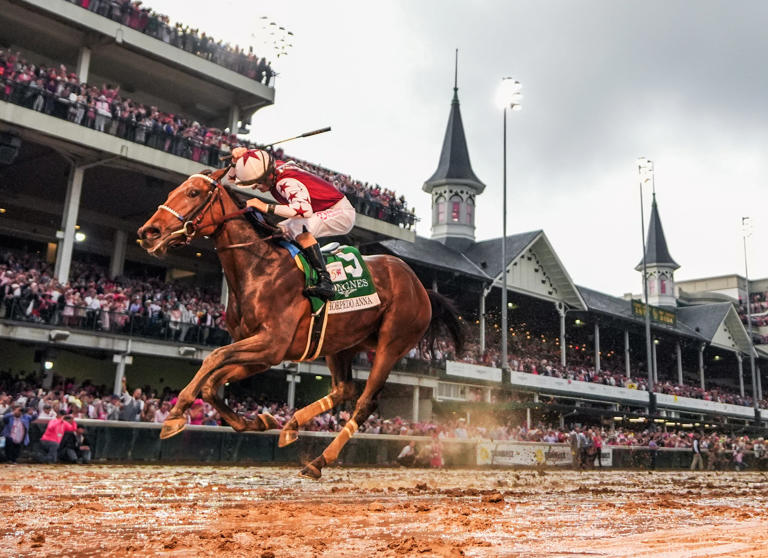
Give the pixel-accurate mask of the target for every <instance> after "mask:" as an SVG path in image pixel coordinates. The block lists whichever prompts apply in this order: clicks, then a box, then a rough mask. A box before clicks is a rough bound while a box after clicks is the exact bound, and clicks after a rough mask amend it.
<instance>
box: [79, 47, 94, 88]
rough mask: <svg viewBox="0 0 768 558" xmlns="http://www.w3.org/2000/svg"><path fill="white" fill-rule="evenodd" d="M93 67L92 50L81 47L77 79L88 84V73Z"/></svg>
mask: <svg viewBox="0 0 768 558" xmlns="http://www.w3.org/2000/svg"><path fill="white" fill-rule="evenodd" d="M90 67H91V49H90V48H88V47H87V46H81V47H80V50H79V51H78V53H77V79H79V80H80V83H88V71H89V69H90Z"/></svg>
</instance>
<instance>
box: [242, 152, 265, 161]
mask: <svg viewBox="0 0 768 558" xmlns="http://www.w3.org/2000/svg"><path fill="white" fill-rule="evenodd" d="M249 157H253V158H254V159H261V157H260V156H259V153H258V152H257V151H254V150H252V149H249V150H248V151H246V152H245V153H243V157H242V160H243V165H245V163H247V162H248V158H249Z"/></svg>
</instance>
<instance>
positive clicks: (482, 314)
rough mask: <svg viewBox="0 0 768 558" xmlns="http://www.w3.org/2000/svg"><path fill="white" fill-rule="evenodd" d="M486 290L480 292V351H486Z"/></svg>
mask: <svg viewBox="0 0 768 558" xmlns="http://www.w3.org/2000/svg"><path fill="white" fill-rule="evenodd" d="M486 294H487V293H486V290H485V289H483V292H482V293H480V352H481V353H484V352H485V297H486Z"/></svg>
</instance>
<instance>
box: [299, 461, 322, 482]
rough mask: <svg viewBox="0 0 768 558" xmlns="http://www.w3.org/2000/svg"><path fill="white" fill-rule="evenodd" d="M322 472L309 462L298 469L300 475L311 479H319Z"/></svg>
mask: <svg viewBox="0 0 768 558" xmlns="http://www.w3.org/2000/svg"><path fill="white" fill-rule="evenodd" d="M322 474H323V472H322V471H321V470H320V469H318V468H317V467H315V466H314V465H312V464H311V463H307V464H306V465H305V466H304V468H303V469H302V470H301V471H299V476H300V477H305V478H308V479H312V480H320V477H321V476H322Z"/></svg>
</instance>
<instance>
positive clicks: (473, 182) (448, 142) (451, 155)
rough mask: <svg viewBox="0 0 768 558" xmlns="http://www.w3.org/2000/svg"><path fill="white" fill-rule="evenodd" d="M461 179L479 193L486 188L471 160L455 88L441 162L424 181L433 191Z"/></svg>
mask: <svg viewBox="0 0 768 558" xmlns="http://www.w3.org/2000/svg"><path fill="white" fill-rule="evenodd" d="M456 181H461V183H462V184H466V185H468V186H472V187H473V188H474V189H475V190H476V191H477V193H478V194H480V193H482V192H483V190H485V184H483V183H482V182H480V179H478V178H477V176H475V172H474V171H473V170H472V164H471V163H470V162H469V150H468V149H467V138H466V137H465V136H464V124H463V123H462V121H461V110H460V109H459V94H458V88H457V87H454V88H453V102H451V113H450V116H449V117H448V126H447V127H446V129H445V137H444V138H443V150H442V151H441V152H440V162H439V163H438V165H437V170H436V171H435V173H434V174H433V175H432V176H431V177H430V178H429V180H427V181H426V182H425V183H424V186H423V187H422V188H423V190H424V191H425V192H428V193H431V192H432V189H433V188H434V187H435V186H439V185H440V184H446V183H454V182H456Z"/></svg>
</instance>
